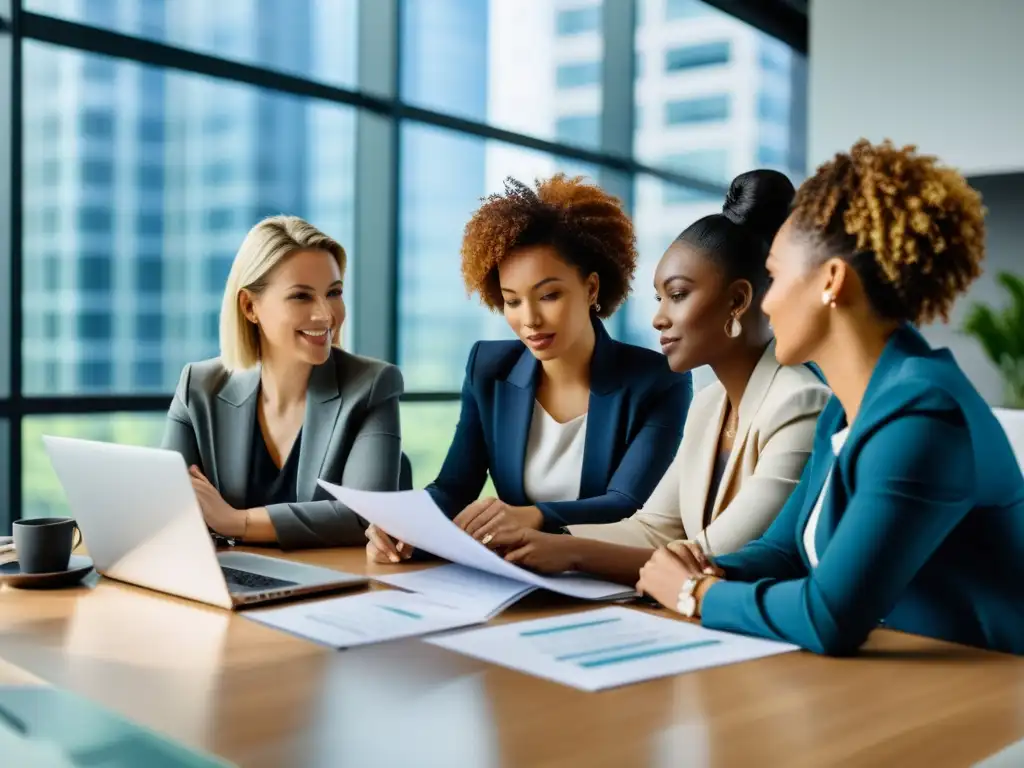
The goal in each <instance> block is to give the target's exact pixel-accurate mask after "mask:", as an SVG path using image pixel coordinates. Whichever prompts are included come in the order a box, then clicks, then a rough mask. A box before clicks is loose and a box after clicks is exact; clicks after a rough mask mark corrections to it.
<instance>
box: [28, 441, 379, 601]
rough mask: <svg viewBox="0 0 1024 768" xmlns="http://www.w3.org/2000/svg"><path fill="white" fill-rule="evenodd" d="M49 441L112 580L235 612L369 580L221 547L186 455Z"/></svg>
mask: <svg viewBox="0 0 1024 768" xmlns="http://www.w3.org/2000/svg"><path fill="white" fill-rule="evenodd" d="M43 443H44V444H45V446H46V451H47V453H48V454H49V455H50V461H51V462H52V464H53V468H54V469H55V470H56V472H57V477H58V478H59V479H60V482H61V485H63V486H64V492H65V494H66V495H67V499H68V505H69V506H70V507H71V514H72V515H73V516H74V517H75V519H76V520H77V521H78V525H79V528H81V530H82V537H83V539H84V540H85V544H86V547H87V549H88V550H89V556H90V557H92V560H93V563H94V564H95V566H96V570H97V571H99V572H100V573H101V574H103V575H104V576H108V577H110V578H112V579H117V580H118V581H124V582H128V583H129V584H135V585H138V586H140V587H146V588H148V589H155V590H158V591H160V592H167V593H169V594H172V595H178V596H179V597H186V598H189V599H191V600H198V601H199V602H202V603H208V604H210V605H216V606H220V607H222V608H229V609H230V608H239V607H243V606H248V605H253V604H257V603H266V602H269V601H272V600H281V599H284V598H290V597H299V596H306V595H312V594H316V593H321V592H328V591H336V590H341V589H346V588H352V587H357V586H361V585H364V584H366V583H367V582H368V581H369V580H368V579H367V578H366V577H364V576H356V575H354V574H348V573H341V572H339V571H333V570H330V569H327V568H319V567H316V566H312V565H305V564H302V563H296V562H292V561H289V560H282V559H280V558H276V557H264V556H263V555H254V554H250V553H247V552H232V551H227V552H218V551H217V550H216V547H215V546H214V544H213V541H212V539H211V537H210V533H209V530H208V529H207V527H206V522H205V520H204V519H203V514H202V512H201V510H200V508H199V502H198V501H197V499H196V495H195V492H194V491H193V490H192V481H191V479H190V478H189V473H188V467H186V466H185V460H184V458H183V457H182V456H181V454H179V453H177V452H176V451H169V450H163V449H160V448H142V447H138V446H129V445H117V444H113V443H101V442H95V441H92V440H79V439H75V438H69V437H53V436H51V435H44V436H43Z"/></svg>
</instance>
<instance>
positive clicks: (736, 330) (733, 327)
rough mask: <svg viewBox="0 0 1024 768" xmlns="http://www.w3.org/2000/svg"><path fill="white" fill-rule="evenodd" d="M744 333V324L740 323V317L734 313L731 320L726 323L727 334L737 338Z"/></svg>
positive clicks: (731, 337)
mask: <svg viewBox="0 0 1024 768" xmlns="http://www.w3.org/2000/svg"><path fill="white" fill-rule="evenodd" d="M741 333H743V326H742V325H741V324H740V319H739V318H738V317H736V315H733V316H732V317H730V318H729V322H727V323H726V324H725V335H726V336H728V337H729V338H730V339H735V338H736V337H737V336H739V335H740V334H741Z"/></svg>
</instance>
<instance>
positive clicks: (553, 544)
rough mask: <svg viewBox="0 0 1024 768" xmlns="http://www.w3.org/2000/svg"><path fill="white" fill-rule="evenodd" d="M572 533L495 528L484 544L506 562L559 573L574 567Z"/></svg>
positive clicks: (539, 571) (544, 571)
mask: <svg viewBox="0 0 1024 768" xmlns="http://www.w3.org/2000/svg"><path fill="white" fill-rule="evenodd" d="M575 543H576V542H575V540H574V539H573V538H572V536H563V535H559V534H556V533H541V532H540V531H535V530H533V529H532V528H515V529H506V530H501V531H498V532H497V533H495V534H494V536H493V538H492V539H491V541H490V542H489V543H488V546H489V547H490V548H491V549H495V550H498V551H501V552H504V553H505V559H506V560H507V561H508V562H510V563H515V564H516V565H521V566H522V567H523V568H529V569H530V570H531V571H537V572H538V573H563V572H565V571H571V570H574V569H575V567H576V552H575V550H574V547H573V545H574V544H575Z"/></svg>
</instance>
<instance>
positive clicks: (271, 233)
mask: <svg viewBox="0 0 1024 768" xmlns="http://www.w3.org/2000/svg"><path fill="white" fill-rule="evenodd" d="M299 251H326V252H327V253H329V254H331V256H333V257H334V260H335V261H337V262H338V269H339V270H341V275H342V277H343V278H344V276H345V263H346V260H347V257H346V256H345V249H344V248H342V247H341V244H340V243H339V242H338V241H336V240H334V239H333V238H330V237H328V236H327V235H325V234H324V233H323V232H321V231H320V230H319V229H317V228H316V227H314V226H313V225H312V224H310V223H309V222H307V221H303V220H302V219H300V218H299V217H298V216H270V217H268V218H266V219H263V221H261V222H260V223H259V224H257V225H256V226H254V227H253V228H252V229H250V230H249V234H247V235H246V236H245V240H243V241H242V245H241V246H240V247H239V248H238V253H237V254H236V255H235V260H234V262H233V263H232V264H231V272H230V273H229V274H228V282H227V285H226V286H225V288H224V300H223V302H222V303H221V309H220V357H221V363H223V365H224V367H225V368H227V369H228V370H229V371H235V370H245V369H247V368H252V367H253V366H255V365H256V364H257V363H259V360H260V331H259V328H258V327H257V326H256V325H255V324H254V323H252V322H250V321H249V319H248V318H247V317H246V316H245V314H244V313H243V312H242V303H241V294H242V291H243V290H245V291H248V292H249V294H250V295H252V296H259V295H260V294H261V293H262V292H263V291H264V290H265V289H266V287H267V284H268V283H269V281H270V276H271V273H272V272H273V271H274V268H275V267H277V265H278V264H280V263H281V262H283V261H284V260H285V259H287V258H288V257H289V256H291V255H292V254H293V253H297V252H299ZM340 343H341V334H340V333H338V334H337V335H336V340H335V345H336V346H337V345H340Z"/></svg>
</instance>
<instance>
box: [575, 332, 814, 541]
mask: <svg viewBox="0 0 1024 768" xmlns="http://www.w3.org/2000/svg"><path fill="white" fill-rule="evenodd" d="M831 394H832V392H831V391H830V390H829V389H828V387H826V386H825V385H824V384H823V383H822V382H821V380H820V379H819V378H818V377H817V376H815V375H814V373H813V372H812V371H810V370H809V369H808V368H806V367H805V366H802V365H801V366H794V367H787V366H781V365H779V363H778V362H777V361H776V360H775V342H774V341H773V342H772V343H771V344H769V345H768V348H767V349H766V350H765V352H764V354H763V355H762V356H761V359H760V361H758V364H757V366H756V367H755V368H754V372H753V373H752V374H751V375H750V381H748V382H747V388H746V390H745V391H744V392H743V398H742V399H741V401H740V407H739V424H738V427H737V429H736V437H735V439H734V441H733V449H732V453H731V454H730V455H729V459H728V462H727V464H726V466H725V471H724V472H723V474H722V480H721V482H720V484H719V486H718V491H717V493H716V494H715V501H714V506H713V507H712V509H711V514H710V522H709V523H708V524H707V525H705V520H704V513H705V505H706V501H707V498H708V491H709V489H710V486H711V480H712V475H713V472H714V465H715V459H716V458H717V456H716V454H717V452H718V442H719V437H720V435H721V432H722V426H723V422H724V419H725V412H726V396H725V388H724V387H722V385H721V384H720V383H719V382H717V381H716V382H714V383H713V384H710V385H708V386H707V387H705V388H704V389H702V390H701V391H700V392H698V393H697V395H696V396H695V397H694V398H693V402H692V403H691V405H690V412H689V414H687V417H686V425H685V426H684V428H683V439H682V441H681V442H680V444H679V449H678V450H677V451H676V457H675V459H674V460H673V462H672V464H671V465H670V466H669V468H668V471H667V472H666V473H665V475H664V477H662V479H661V482H660V483H658V486H657V487H656V488H655V489H654V492H653V493H652V494H651V496H650V498H649V499H648V500H647V503H646V504H644V506H643V509H641V510H639V511H638V512H637V513H636V514H634V515H633V516H632V517H629V518H626V519H625V520H620V521H619V522H617V523H609V524H602V525H574V526H570V527H569V531H570V532H571V533H572V534H573V535H574V536H585V537H587V538H591V539H599V540H602V541H608V542H612V543H615V544H624V545H628V546H634V547H659V546H663V545H664V544H666V543H667V542H669V541H673V540H676V539H693V540H696V541H699V542H700V544H701V545H702V546H703V548H704V550H705V551H706V552H708V553H709V554H712V555H724V554H727V553H729V552H734V551H736V550H737V549H739V548H740V547H742V546H743V545H744V544H746V543H747V542H749V541H752V540H753V539H756V538H758V537H759V536H760V535H761V534H762V533H764V532H765V531H766V530H767V529H768V526H769V525H771V523H772V521H773V520H774V519H775V516H776V515H778V513H779V511H780V510H781V509H782V505H783V504H784V503H785V502H786V499H787V498H789V495H790V493H792V491H793V489H794V488H796V485H797V482H798V481H799V479H800V475H801V473H802V472H803V469H804V464H806V463H807V459H808V458H810V455H811V446H812V444H813V442H814V428H815V424H816V422H817V420H818V414H819V413H820V412H821V410H822V408H824V407H825V403H826V402H827V401H828V399H829V397H830V396H831Z"/></svg>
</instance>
